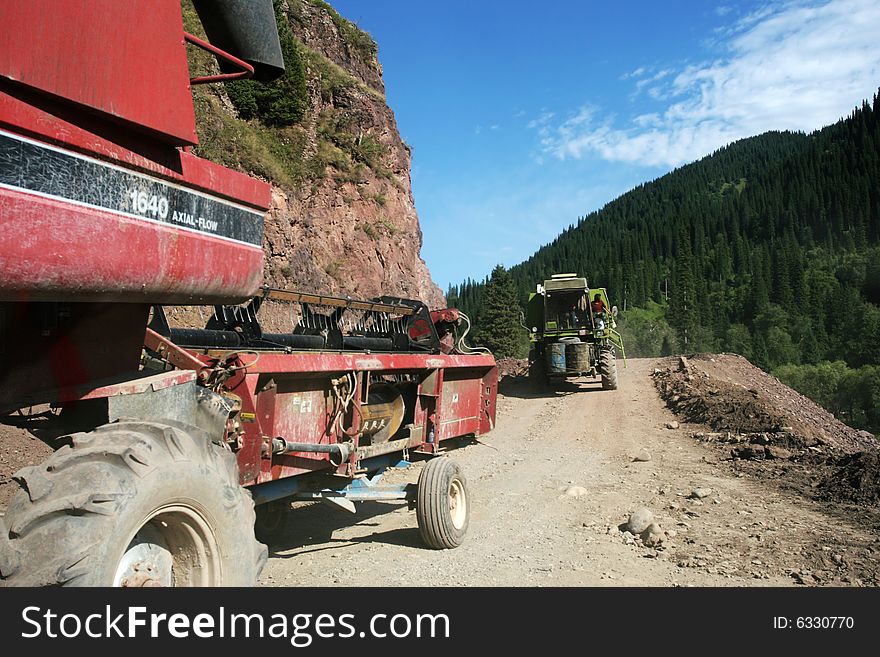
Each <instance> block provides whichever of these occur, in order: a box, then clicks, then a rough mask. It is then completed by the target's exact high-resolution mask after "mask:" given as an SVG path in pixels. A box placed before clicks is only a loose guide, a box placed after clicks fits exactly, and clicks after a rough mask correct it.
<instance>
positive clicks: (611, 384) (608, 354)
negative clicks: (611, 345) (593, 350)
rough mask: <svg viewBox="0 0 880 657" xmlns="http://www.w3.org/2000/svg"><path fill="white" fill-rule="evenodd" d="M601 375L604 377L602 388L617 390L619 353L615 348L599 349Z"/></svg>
mask: <svg viewBox="0 0 880 657" xmlns="http://www.w3.org/2000/svg"><path fill="white" fill-rule="evenodd" d="M599 375H600V376H601V377H602V390H617V355H616V354H615V353H614V349H608V348H605V349H600V350H599Z"/></svg>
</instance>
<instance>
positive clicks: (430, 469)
mask: <svg viewBox="0 0 880 657" xmlns="http://www.w3.org/2000/svg"><path fill="white" fill-rule="evenodd" d="M470 517H471V507H470V504H469V503H468V492H467V482H466V481H465V478H464V474H462V472H461V468H459V466H458V463H456V462H455V461H453V460H452V459H449V458H446V457H442V456H441V457H438V458H435V459H432V460H430V461H428V462H427V463H426V464H425V467H424V468H423V469H422V472H421V474H419V483H418V493H417V496H416V518H417V520H418V523H419V532H420V533H421V535H422V540H424V541H425V543H427V545H428V546H429V547H432V548H434V549H435V550H446V549H451V548H455V547H458V546H459V545H461V544H462V542H463V541H464V537H465V534H466V533H467V528H468V523H469V522H470Z"/></svg>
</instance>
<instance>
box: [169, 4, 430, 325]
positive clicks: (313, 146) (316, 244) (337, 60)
mask: <svg viewBox="0 0 880 657" xmlns="http://www.w3.org/2000/svg"><path fill="white" fill-rule="evenodd" d="M183 7H184V20H185V24H186V27H187V29H189V30H190V31H195V32H197V33H198V32H199V31H200V26H199V25H198V22H197V19H196V18H195V14H194V12H193V11H192V10H191V7H190V6H189V4H188V1H185V2H184V3H183ZM276 15H277V16H278V19H279V31H280V33H281V36H282V47H283V48H284V49H285V60H286V62H287V67H288V73H287V81H286V82H285V81H284V80H282V81H281V82H280V83H278V84H280V86H278V84H276V87H277V88H278V89H280V91H278V92H277V93H278V94H280V96H278V97H277V98H273V100H272V102H271V103H263V105H262V106H266V107H268V106H269V105H271V107H269V109H268V110H261V109H260V107H261V105H260V103H261V102H262V101H261V100H260V98H257V100H256V101H255V100H254V93H256V94H262V93H264V92H263V91H261V90H258V89H256V87H246V86H244V85H242V84H241V83H234V84H232V85H226V86H223V85H208V86H207V87H197V88H196V91H195V102H196V116H197V121H198V128H199V137H200V141H201V144H200V146H199V147H198V149H197V153H199V154H200V155H202V156H203V157H207V158H209V159H212V160H214V161H217V162H220V163H222V164H225V165H227V166H231V167H233V168H237V169H239V170H243V171H246V172H247V173H249V174H251V175H256V176H258V177H262V178H264V179H268V180H270V181H271V182H272V183H273V202H272V208H271V210H270V212H269V216H268V217H267V221H266V229H265V237H264V247H265V251H266V267H265V280H266V283H268V284H269V285H271V286H274V287H283V288H290V289H296V290H304V291H314V292H322V293H330V294H348V295H351V296H353V297H361V298H364V297H370V296H376V295H380V294H388V295H397V296H403V297H409V298H417V299H421V300H423V301H425V302H426V303H427V304H428V305H429V306H430V307H432V308H435V307H440V306H443V305H444V304H445V299H444V297H443V293H442V292H441V290H440V288H439V287H438V286H437V285H436V284H435V283H434V282H433V281H432V280H431V275H430V273H429V272H428V268H427V266H426V265H425V262H424V261H423V260H422V259H421V257H420V255H419V252H420V249H421V246H422V232H421V229H420V227H419V219H418V215H417V213H416V209H415V205H414V201H413V195H412V188H411V183H410V163H411V153H410V149H409V147H408V146H407V145H406V144H405V143H404V142H403V140H402V139H401V137H400V133H399V132H398V129H397V122H396V120H395V118H394V113H393V112H392V110H391V109H390V108H389V107H388V105H387V103H386V101H385V87H384V83H383V81H382V67H381V65H380V64H379V61H378V57H377V47H376V44H375V42H374V41H373V40H372V38H371V37H370V36H369V35H368V34H366V33H364V32H363V31H361V30H359V29H358V28H357V27H356V26H355V25H354V24H353V23H350V22H349V21H347V20H345V19H344V18H342V17H341V16H340V15H339V14H338V13H337V12H336V11H335V10H333V8H332V7H331V6H330V5H328V4H326V3H325V2H322V1H320V0H281V1H276ZM191 62H192V68H193V69H194V72H200V70H199V69H201V70H211V69H212V68H213V67H214V66H216V65H215V63H214V62H213V59H212V58H210V57H206V56H205V55H203V54H201V53H198V52H196V53H193V54H191ZM247 84H248V85H252V84H253V83H250V82H248V83H247ZM273 84H275V83H273ZM236 85H238V86H236ZM272 103H274V104H272ZM284 103H287V105H284ZM279 105H284V107H286V108H287V110H289V111H286V113H279V112H277V111H276V109H277V107H278V106H279Z"/></svg>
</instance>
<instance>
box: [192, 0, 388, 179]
mask: <svg viewBox="0 0 880 657" xmlns="http://www.w3.org/2000/svg"><path fill="white" fill-rule="evenodd" d="M313 4H314V3H313ZM318 4H319V5H320V4H321V3H318ZM181 6H182V9H183V19H184V29H186V30H187V31H188V32H191V33H193V34H195V35H196V36H199V37H202V38H205V34H204V30H203V29H202V26H201V23H200V21H199V19H198V15H197V14H196V12H195V9H194V8H193V6H192V3H191V1H190V0H182V3H181ZM275 6H276V11H277V12H278V16H277V17H278V24H279V35H280V37H281V43H282V49H283V50H284V57H285V65H286V67H287V72H286V73H285V76H284V77H282V78H281V79H280V80H279V81H276V82H274V83H272V84H270V85H259V84H257V83H254V82H251V81H237V82H232V83H227V84H226V85H224V87H225V88H224V87H220V86H219V85H202V86H197V87H194V88H193V101H194V106H195V113H196V124H197V126H198V129H199V145H198V146H197V147H196V149H195V153H196V154H197V155H199V156H200V157H204V158H206V159H208V160H211V161H212V162H216V163H218V164H222V165H224V166H227V167H230V168H233V169H238V170H240V171H244V172H247V173H250V174H252V175H256V176H259V177H261V178H264V179H266V180H269V181H272V182H274V183H275V184H277V185H280V186H282V187H288V188H290V187H295V186H298V185H301V184H303V183H305V182H308V181H317V180H320V179H323V178H326V177H327V175H328V167H331V168H332V169H334V170H335V172H334V174H333V177H334V179H335V180H336V181H337V182H339V183H345V182H354V183H358V182H363V181H365V180H366V179H367V177H368V169H370V170H372V171H373V172H374V173H375V174H376V175H378V176H380V177H384V178H390V171H389V170H388V168H387V167H385V166H384V164H383V158H384V156H385V155H386V149H385V147H384V146H382V144H380V143H379V141H378V140H377V139H375V138H374V137H373V136H372V135H369V134H365V133H364V132H363V131H362V130H360V129H358V128H357V126H356V124H355V121H354V118H353V117H351V116H350V115H347V114H346V112H345V111H344V110H342V109H339V108H337V107H335V106H334V105H333V103H334V101H336V100H339V99H341V98H343V97H344V96H345V95H346V94H347V93H350V92H352V91H360V92H363V93H366V94H368V95H370V96H371V97H372V98H373V99H374V100H377V101H380V102H384V101H385V99H384V96H382V94H380V93H379V92H377V91H376V90H374V89H372V88H370V87H368V86H367V85H365V84H364V83H363V82H361V81H360V80H359V79H357V78H355V77H354V76H352V75H350V74H349V73H348V72H347V71H345V70H344V69H342V68H341V67H340V66H338V65H336V64H335V63H333V62H331V61H330V60H329V59H327V58H326V57H325V56H323V55H322V54H320V53H318V52H316V51H314V50H311V49H310V48H308V47H306V46H305V45H304V44H302V43H301V42H300V41H299V40H298V39H297V38H296V37H295V36H293V33H292V32H291V30H290V26H289V24H288V23H287V20H286V18H285V16H284V15H283V13H282V12H281V10H280V3H278V2H277V1H276V3H275ZM290 6H291V12H293V11H294V8H295V3H291V4H290ZM331 15H332V14H331ZM337 15H338V14H337ZM342 20H344V19H342ZM355 29H356V28H355ZM341 31H342V30H341ZM358 32H359V33H361V32H360V31H358ZM343 34H344V35H345V36H346V38H347V36H348V31H344V32H343ZM361 34H362V33H361ZM370 41H372V40H370ZM374 45H375V44H374ZM188 53H189V60H190V73H191V75H193V76H195V75H205V74H213V73H217V72H218V67H217V63H216V61H215V59H214V57H213V55H211V54H210V53H207V52H205V51H203V50H201V49H198V48H192V47H191V48H189V49H188ZM309 81H311V83H312V84H317V85H319V88H320V91H321V98H322V101H323V102H324V103H326V104H328V106H327V107H325V108H324V109H323V110H322V111H321V112H320V113H319V114H318V115H317V116H311V115H310V112H309V106H310V100H309V91H308V86H309ZM224 91H225V93H226V96H225V98H226V99H228V101H226V100H225V99H224ZM228 102H231V103H232V105H233V107H234V108H235V111H236V113H237V116H235V115H234V114H232V113H230V111H229V109H228ZM310 129H314V131H315V143H313V145H312V146H311V148H310V147H309V131H310Z"/></svg>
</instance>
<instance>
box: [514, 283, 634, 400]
mask: <svg viewBox="0 0 880 657" xmlns="http://www.w3.org/2000/svg"><path fill="white" fill-rule="evenodd" d="M616 318H617V306H612V305H611V304H610V303H609V301H608V293H607V292H606V291H605V288H603V287H597V288H592V289H591V288H590V287H589V286H588V285H587V279H586V278H580V277H578V275H577V274H554V275H553V276H551V277H550V278H549V279H547V280H545V281H544V283H543V284H539V285H538V286H537V291H535V292H533V293H531V294H529V304H528V307H527V313H526V320H527V323H528V326H527V328H528V331H529V342H530V346H531V348H530V350H529V376H530V377H532V378H536V379H538V380H541V381H545V382H546V381H549V380H550V379H553V378H574V377H583V376H590V377H601V379H602V388H603V389H605V390H616V389H617V353H616V350H617V349H620V352H621V355H622V356H623V357H624V359H625V358H626V353H625V351H624V348H623V340H622V339H621V337H620V334H619V333H618V332H617V331H616V330H615V329H616V328H617V322H616ZM625 362H626V361H625V360H624V363H625Z"/></svg>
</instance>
